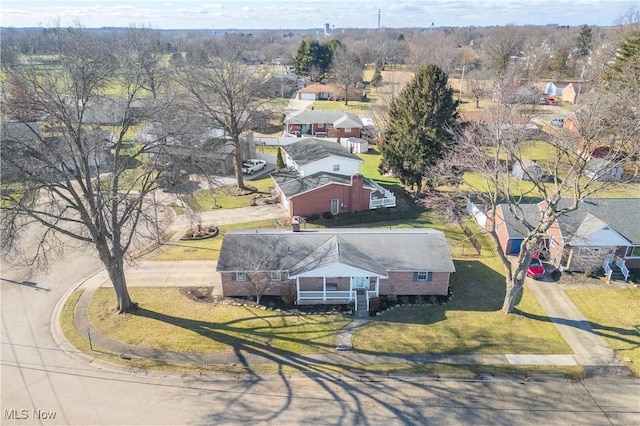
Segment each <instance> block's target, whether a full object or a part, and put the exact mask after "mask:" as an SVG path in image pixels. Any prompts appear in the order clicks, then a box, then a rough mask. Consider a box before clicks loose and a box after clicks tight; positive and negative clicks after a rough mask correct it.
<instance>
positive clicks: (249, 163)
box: [242, 159, 267, 175]
mask: <svg viewBox="0 0 640 426" xmlns="http://www.w3.org/2000/svg"><path fill="white" fill-rule="evenodd" d="M265 167H267V162H266V161H264V160H255V159H249V160H245V161H244V163H242V173H247V174H249V175H252V174H253V173H254V172H257V171H258V170H263V169H264V168H265Z"/></svg>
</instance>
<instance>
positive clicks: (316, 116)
mask: <svg viewBox="0 0 640 426" xmlns="http://www.w3.org/2000/svg"><path fill="white" fill-rule="evenodd" d="M284 126H285V134H288V135H300V136H317V137H322V136H325V137H330V138H337V137H340V138H350V137H354V138H360V137H362V129H363V128H364V125H363V124H362V120H361V119H360V117H358V116H357V115H356V114H352V113H350V112H344V111H318V110H302V111H296V112H294V113H292V114H289V115H287V116H286V117H285V119H284Z"/></svg>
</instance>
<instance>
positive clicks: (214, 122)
mask: <svg viewBox="0 0 640 426" xmlns="http://www.w3.org/2000/svg"><path fill="white" fill-rule="evenodd" d="M265 80H266V74H265V71H264V68H261V67H258V66H254V65H249V64H247V63H245V62H243V61H242V58H241V57H240V56H239V55H238V52H237V51H235V50H234V49H233V46H220V48H218V49H216V50H215V51H213V52H210V53H209V54H208V55H206V58H201V60H198V61H188V63H187V64H186V65H185V66H183V67H181V74H180V76H179V78H178V81H179V83H180V85H181V86H182V87H183V88H184V89H185V90H186V91H187V93H188V95H189V108H190V111H191V112H192V113H193V114H195V115H199V116H200V117H202V118H203V119H204V120H206V121H207V122H208V123H209V124H210V125H211V127H213V128H218V129H222V130H224V132H225V136H227V137H229V138H230V139H231V141H232V143H233V147H234V157H233V159H234V168H235V174H236V181H237V184H238V188H244V187H245V184H244V178H243V175H242V162H243V160H244V158H243V152H244V151H246V147H244V146H243V143H246V140H244V141H243V138H242V135H243V133H245V132H247V131H250V130H253V129H255V128H256V127H257V126H259V125H260V124H261V123H264V121H265V120H266V119H267V117H268V116H269V110H268V109H267V108H266V105H267V102H268V98H267V97H266V93H265V90H263V89H264V82H265ZM243 148H245V149H243Z"/></svg>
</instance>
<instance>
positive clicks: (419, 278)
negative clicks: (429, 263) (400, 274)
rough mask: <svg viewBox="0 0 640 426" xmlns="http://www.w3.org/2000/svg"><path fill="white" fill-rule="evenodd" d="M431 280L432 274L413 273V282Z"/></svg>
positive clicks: (425, 272) (424, 272)
mask: <svg viewBox="0 0 640 426" xmlns="http://www.w3.org/2000/svg"><path fill="white" fill-rule="evenodd" d="M432 278H433V273H432V272H427V271H418V272H414V273H413V280H414V281H431V280H432Z"/></svg>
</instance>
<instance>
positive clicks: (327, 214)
mask: <svg viewBox="0 0 640 426" xmlns="http://www.w3.org/2000/svg"><path fill="white" fill-rule="evenodd" d="M332 217H333V214H332V213H331V212H324V213H322V218H323V219H331V218H332Z"/></svg>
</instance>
